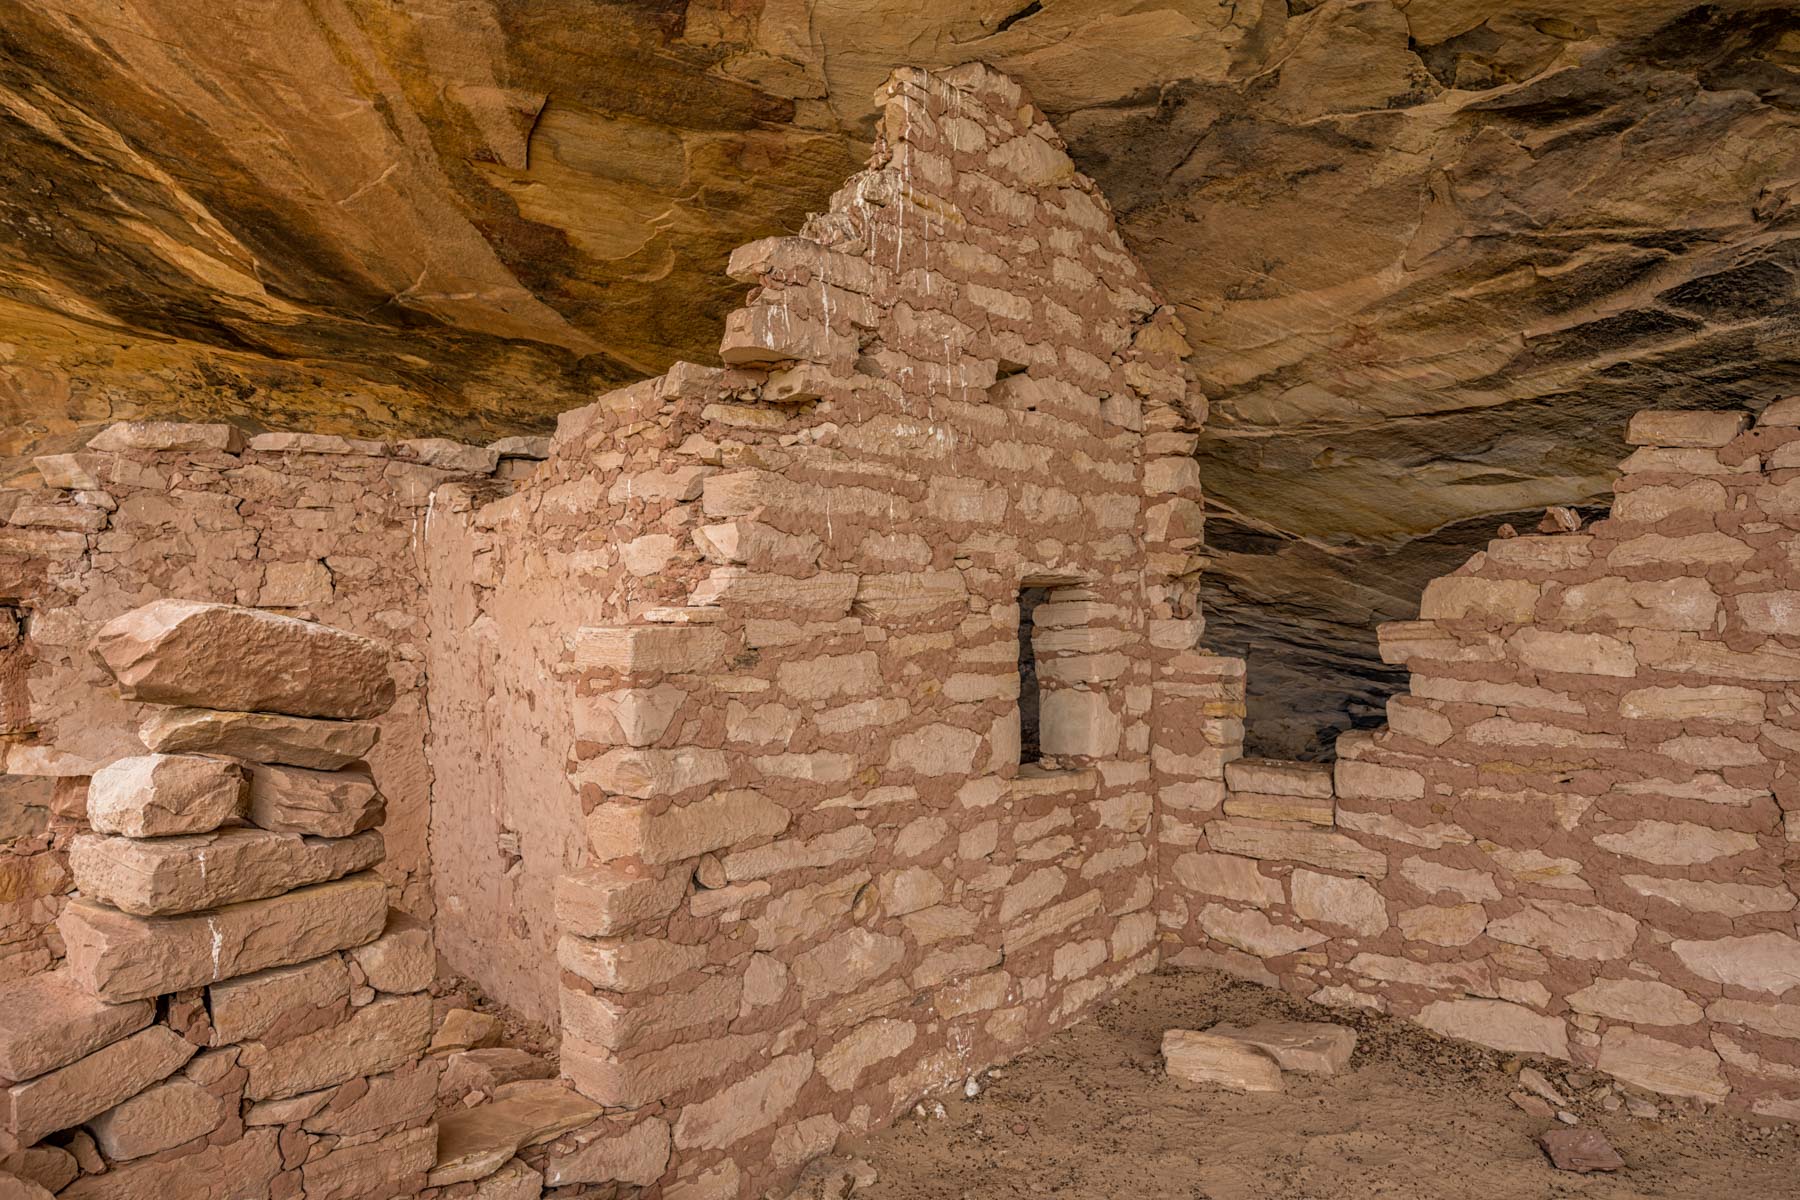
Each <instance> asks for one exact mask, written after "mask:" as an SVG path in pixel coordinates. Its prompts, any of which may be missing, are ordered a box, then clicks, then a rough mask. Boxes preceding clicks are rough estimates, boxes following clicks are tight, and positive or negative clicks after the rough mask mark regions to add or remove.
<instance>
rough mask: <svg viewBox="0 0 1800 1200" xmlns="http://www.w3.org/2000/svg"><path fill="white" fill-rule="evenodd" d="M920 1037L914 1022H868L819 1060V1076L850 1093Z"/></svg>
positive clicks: (885, 1020) (1003, 983) (892, 1020)
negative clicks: (874, 1069) (868, 1073)
mask: <svg viewBox="0 0 1800 1200" xmlns="http://www.w3.org/2000/svg"><path fill="white" fill-rule="evenodd" d="M1004 986H1005V977H1004V976H1003V977H1002V987H1004ZM918 1036H919V1029H918V1026H916V1025H914V1024H913V1023H912V1022H911V1021H903V1020H898V1019H895V1018H891V1017H882V1018H877V1019H876V1020H873V1021H865V1022H863V1023H862V1024H861V1025H858V1026H857V1027H856V1028H855V1029H852V1030H851V1031H850V1032H849V1033H847V1034H845V1035H844V1036H843V1037H842V1038H840V1039H838V1041H837V1042H835V1043H834V1044H833V1045H832V1047H831V1048H830V1049H829V1050H827V1051H826V1052H825V1053H824V1054H822V1055H821V1056H820V1057H819V1075H820V1077H821V1078H823V1079H824V1080H825V1086H827V1087H829V1088H831V1089H832V1090H833V1091H837V1092H842V1091H848V1090H849V1089H851V1088H853V1087H855V1086H856V1084H857V1082H858V1081H859V1080H860V1079H861V1078H862V1076H863V1073H864V1072H866V1071H867V1070H868V1069H869V1068H870V1067H873V1066H875V1065H876V1064H877V1063H881V1062H885V1061H887V1060H889V1059H891V1058H895V1057H897V1056H898V1055H901V1054H904V1053H905V1052H906V1051H907V1049H909V1048H910V1047H911V1046H912V1044H913V1042H914V1041H916V1040H917V1039H918Z"/></svg>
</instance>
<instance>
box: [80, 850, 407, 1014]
mask: <svg viewBox="0 0 1800 1200" xmlns="http://www.w3.org/2000/svg"><path fill="white" fill-rule="evenodd" d="M386 919H387V892H386V889H385V887H384V886H383V884H382V882H381V880H379V879H377V878H375V877H374V876H373V875H370V874H367V873H364V874H360V875H353V876H351V877H350V878H348V879H340V880H337V881H335V882H332V883H321V884H316V885H314V886H313V887H309V888H302V889H301V890H299V891H297V892H289V893H287V894H286V895H284V896H276V897H273V898H271V899H267V900H250V901H246V902H245V903H242V904H232V905H228V906H226V907H224V908H218V909H214V910H212V911H211V912H205V913H195V914H192V915H188V916H179V917H135V916H131V915H129V914H127V913H122V912H118V911H116V910H114V909H110V908H106V907H104V906H103V905H99V904H95V903H93V902H92V901H89V900H79V899H78V900H74V901H71V902H70V903H69V905H68V907H67V908H66V909H64V911H63V915H62V917H61V919H60V920H59V921H58V925H59V927H60V928H61V930H62V935H63V940H64V941H65V942H66V943H67V945H68V961H69V969H70V973H71V974H72V975H73V977H74V978H75V980H76V981H77V982H79V983H80V984H81V986H83V987H85V988H87V989H88V990H89V991H91V992H93V993H94V994H95V995H97V996H99V997H101V998H102V999H105V1000H110V1001H115V1002H117V1001H122V1000H136V999H140V998H142V997H145V996H157V995H163V994H165V993H168V992H178V991H181V990H183V989H185V988H192V987H200V986H203V985H205V984H208V983H215V982H217V981H219V980H221V979H230V978H232V977H234V976H238V975H247V974H249V973H250V972H252V971H260V970H262V969H263V968H265V967H274V966H284V965H286V964H288V963H293V962H301V961H304V960H305V959H309V958H317V957H318V956H319V955H321V954H329V953H330V952H331V951H333V950H342V949H346V948H347V947H350V946H360V945H362V944H363V943H364V942H367V941H372V940H374V939H375V938H376V937H378V936H380V934H381V929H382V926H383V924H384V923H385V922H386Z"/></svg>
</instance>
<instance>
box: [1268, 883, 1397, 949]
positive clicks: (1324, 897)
mask: <svg viewBox="0 0 1800 1200" xmlns="http://www.w3.org/2000/svg"><path fill="white" fill-rule="evenodd" d="M1288 891H1289V893H1290V895H1291V897H1292V903H1293V905H1294V912H1295V913H1297V914H1298V915H1299V916H1300V919H1301V920H1304V921H1321V922H1324V923H1325V924H1328V925H1342V926H1344V927H1345V928H1346V929H1351V930H1354V931H1355V932H1356V933H1358V934H1359V935H1361V936H1363V937H1374V936H1375V935H1376V934H1378V933H1380V932H1381V931H1382V930H1384V929H1386V928H1387V927H1388V910H1387V901H1386V900H1384V899H1383V898H1382V895H1381V893H1380V892H1378V891H1376V890H1375V888H1374V887H1373V886H1371V885H1370V884H1369V883H1367V882H1366V881H1364V880H1361V879H1355V878H1346V877H1344V876H1342V875H1322V874H1320V873H1319V872H1317V871H1301V870H1296V871H1295V872H1294V874H1293V876H1292V878H1291V879H1290V880H1289V883H1288Z"/></svg>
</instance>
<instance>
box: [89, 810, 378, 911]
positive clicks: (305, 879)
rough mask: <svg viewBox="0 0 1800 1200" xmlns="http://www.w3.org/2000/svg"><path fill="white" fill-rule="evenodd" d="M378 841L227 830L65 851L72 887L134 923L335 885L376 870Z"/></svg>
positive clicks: (97, 841) (109, 841)
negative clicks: (141, 918) (129, 915)
mask: <svg viewBox="0 0 1800 1200" xmlns="http://www.w3.org/2000/svg"><path fill="white" fill-rule="evenodd" d="M383 852H384V851H383V846H382V840H381V835H380V834H379V833H376V832H375V831H373V830H370V831H369V832H367V833H360V834H357V835H356V836H354V837H348V838H341V839H330V838H310V837H309V838H303V837H299V836H296V835H294V834H287V833H272V832H269V831H267V830H263V829H226V830H220V831H219V832H216V833H201V834H188V835H184V836H177V837H164V838H154V839H147V838H146V839H140V838H125V837H101V836H99V835H96V834H83V835H81V836H79V837H77V838H76V839H75V840H74V841H73V842H72V843H71V844H70V848H69V869H70V872H71V873H72V874H73V875H74V877H75V886H76V887H78V888H80V889H81V894H82V895H83V896H85V897H87V898H88V899H90V900H96V901H99V902H101V903H104V904H110V905H112V906H113V907H114V908H117V909H120V910H122V911H124V912H128V913H135V914H137V915H139V916H157V915H165V914H170V913H191V912H199V911H200V910H202V909H207V908H216V907H218V906H220V905H223V904H235V903H238V902H239V901H243V900H261V899H264V898H265V897H268V896H274V895H278V894H280V893H282V892H286V891H291V890H293V889H294V888H297V887H305V886H307V885H308V884H314V883H323V882H326V881H328V880H332V879H339V878H342V877H343V876H345V875H349V874H351V873H353V872H355V871H361V870H364V869H366V868H368V867H372V866H374V865H375V864H376V863H378V862H380V861H381V859H382V855H383Z"/></svg>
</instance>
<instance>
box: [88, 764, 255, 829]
mask: <svg viewBox="0 0 1800 1200" xmlns="http://www.w3.org/2000/svg"><path fill="white" fill-rule="evenodd" d="M248 796H249V793H248V784H247V781H246V780H245V777H244V771H243V768H242V767H240V766H238V765H237V764H236V763H231V762H224V761H222V760H220V759H216V758H202V757H200V756H198V755H192V754H144V755H139V756H137V757H135V758H121V759H119V760H118V761H116V762H113V763H109V764H108V765H107V766H104V767H102V768H101V769H100V770H98V771H96V772H94V776H93V779H92V780H91V781H90V782H89V784H88V799H87V817H88V823H89V824H90V825H92V826H93V827H94V829H96V830H97V831H99V832H101V833H117V834H123V835H125V836H127V837H139V838H147V837H163V836H166V835H169V834H177V833H207V832H209V831H211V830H214V829H217V828H218V827H219V826H221V825H224V824H226V823H227V822H229V821H232V820H235V819H236V818H238V817H241V816H242V815H243V814H244V811H245V807H246V804H247V801H248Z"/></svg>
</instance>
